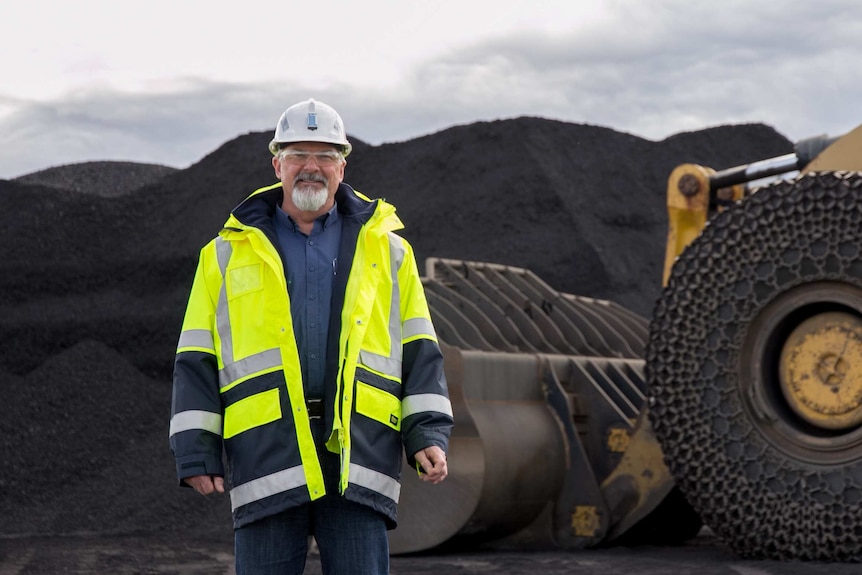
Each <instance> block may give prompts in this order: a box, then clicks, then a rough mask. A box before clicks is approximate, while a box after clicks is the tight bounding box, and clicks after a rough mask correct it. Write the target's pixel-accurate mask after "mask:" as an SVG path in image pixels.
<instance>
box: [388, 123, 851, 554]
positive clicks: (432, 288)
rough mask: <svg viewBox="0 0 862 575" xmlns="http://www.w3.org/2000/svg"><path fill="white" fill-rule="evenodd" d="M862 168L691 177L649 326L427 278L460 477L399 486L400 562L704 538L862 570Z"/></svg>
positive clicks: (515, 283) (485, 282) (476, 270)
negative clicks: (442, 551)
mask: <svg viewBox="0 0 862 575" xmlns="http://www.w3.org/2000/svg"><path fill="white" fill-rule="evenodd" d="M860 170H862V126H860V127H859V128H857V129H856V130H854V131H852V132H850V133H848V134H847V135H845V136H843V137H841V138H831V139H830V138H825V137H821V138H813V139H810V140H805V141H802V142H800V143H799V144H797V146H796V152H795V153H794V154H789V155H787V156H782V157H780V158H772V159H768V160H765V161H758V162H755V163H752V164H748V165H746V166H740V167H738V168H731V169H730V170H724V171H720V172H716V171H714V170H712V169H710V168H705V167H702V166H697V165H692V164H684V165H681V166H679V167H678V168H677V169H676V170H674V172H673V173H672V174H671V176H670V178H669V180H668V196H667V197H668V215H669V222H670V225H669V233H668V238H667V256H666V264H665V269H664V278H663V281H664V285H665V287H664V290H663V292H662V295H661V297H660V299H659V301H658V302H657V304H656V307H655V311H654V314H653V317H652V318H651V320H647V319H646V318H643V317H641V316H639V315H637V314H634V313H633V312H631V311H629V310H627V309H625V308H622V307H620V306H618V305H617V304H614V303H613V302H609V301H605V300H597V299H592V298H585V297H580V296H575V295H571V294H565V293H560V292H558V291H555V290H554V289H552V288H551V287H550V286H548V285H547V284H545V283H544V282H543V281H542V280H541V279H540V278H538V277H537V276H535V274H533V273H532V272H530V271H529V270H525V269H521V268H513V267H510V266H504V265H499V264H490V263H482V262H467V261H460V260H445V259H440V258H429V259H428V260H427V262H426V266H427V269H426V274H425V277H424V278H423V281H424V283H425V287H426V293H427V294H428V300H429V306H430V308H431V314H432V318H433V319H434V322H435V327H436V328H437V332H438V337H439V340H440V343H441V347H442V349H443V352H444V356H445V371H446V376H447V379H448V382H449V388H450V394H451V399H452V405H453V411H454V416H455V422H456V425H455V428H454V431H453V436H452V439H451V443H450V451H449V461H450V476H449V478H448V479H447V480H446V481H445V482H443V483H442V484H440V485H436V486H433V487H432V486H428V485H426V484H424V483H422V482H419V481H410V480H409V479H405V480H404V481H403V488H402V493H401V504H400V506H399V515H400V525H399V527H398V529H396V530H394V531H392V532H391V534H390V544H391V550H392V552H393V553H394V554H400V553H411V552H418V551H424V550H428V549H432V548H463V547H469V548H476V547H485V548H517V549H538V548H564V549H582V548H588V547H598V546H606V545H612V544H618V543H628V544H637V543H651V544H676V543H681V542H683V541H685V540H687V539H689V538H691V537H693V536H694V535H696V534H697V533H698V532H699V530H700V529H701V527H702V525H703V524H704V523H705V524H706V525H707V526H709V528H711V529H712V530H713V531H714V532H715V533H716V534H717V535H718V536H719V537H720V538H721V539H722V540H723V541H724V542H726V543H727V544H728V545H729V546H730V547H731V548H732V549H733V550H734V551H735V552H736V553H738V554H739V555H740V556H744V557H752V558H756V557H760V558H778V559H823V560H844V561H853V560H858V559H859V558H860V557H862V201H860V199H862V174H860V172H859V171H860ZM788 172H789V173H790V176H788ZM779 176H782V177H783V178H784V179H776V180H775V181H773V182H772V183H770V184H768V185H762V186H760V187H754V184H752V183H751V182H754V183H755V184H756V183H762V182H763V178H767V177H769V178H777V177H779ZM410 472H411V470H408V469H406V468H405V470H404V473H405V474H406V473H410ZM413 473H415V471H413Z"/></svg>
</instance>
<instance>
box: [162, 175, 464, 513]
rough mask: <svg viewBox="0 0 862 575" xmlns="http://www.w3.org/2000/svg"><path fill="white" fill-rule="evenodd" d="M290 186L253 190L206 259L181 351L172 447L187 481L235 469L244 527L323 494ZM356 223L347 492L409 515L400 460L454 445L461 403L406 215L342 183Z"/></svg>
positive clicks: (343, 257) (345, 292)
mask: <svg viewBox="0 0 862 575" xmlns="http://www.w3.org/2000/svg"><path fill="white" fill-rule="evenodd" d="M281 197H282V188H281V184H280V183H279V184H275V185H273V186H268V187H265V188H261V189H259V190H257V191H255V192H254V193H253V194H252V195H251V196H249V197H248V198H247V199H246V200H245V201H244V202H242V203H241V204H240V205H239V206H237V208H236V209H235V210H234V211H233V212H232V214H231V216H230V217H229V218H228V221H227V223H226V224H225V226H224V228H223V229H222V231H221V232H220V233H219V235H218V237H217V238H215V239H214V240H212V241H211V242H210V243H209V244H207V245H206V246H205V247H204V248H203V249H202V250H201V254H200V259H199V262H198V267H197V271H196V273H195V279H194V282H193V284H192V289H191V294H190V296H189V301H188V306H187V309H186V315H185V319H184V322H183V327H182V332H181V334H180V338H179V344H178V348H177V356H176V363H175V369H174V391H173V406H172V418H171V429H170V443H171V449H172V451H173V452H174V455H175V458H176V463H177V474H178V477H179V478H180V479H183V478H185V477H190V476H193V475H202V474H207V475H223V474H224V469H223V467H222V459H221V455H222V447H223V448H224V452H225V453H226V455H227V458H228V460H229V463H230V465H229V468H230V481H229V484H230V486H231V491H230V498H231V507H232V510H233V515H234V526H235V527H241V526H242V525H245V524H247V523H249V522H251V521H254V520H256V519H260V518H262V517H266V516H268V515H271V514H273V513H277V512H278V511H281V510H283V509H286V508H289V507H292V506H295V505H299V504H302V503H305V502H308V501H311V500H314V499H317V498H319V497H322V496H323V495H324V494H325V493H326V490H325V487H324V482H323V475H322V472H321V466H320V462H319V461H318V457H317V453H316V448H315V445H314V441H313V438H312V434H311V427H310V425H309V418H308V414H307V412H306V407H305V406H306V403H305V394H304V390H303V385H302V378H301V371H300V363H299V356H298V352H297V348H296V343H295V341H296V340H295V337H294V333H293V321H292V319H291V315H290V301H289V297H288V291H287V285H286V280H285V273H284V264H283V259H282V257H281V255H280V254H279V252H278V249H277V248H276V247H275V246H277V245H278V243H277V242H276V241H275V232H274V230H273V228H272V224H271V222H272V214H273V210H274V209H277V204H278V203H279V202H280V201H281ZM336 202H337V204H338V209H339V211H340V213H341V214H342V215H343V216H345V221H344V229H343V232H342V244H341V247H340V250H339V259H338V268H337V270H336V276H335V280H334V281H335V284H334V286H333V302H332V309H333V313H332V316H333V318H332V323H331V325H330V338H329V348H330V349H329V352H328V356H327V377H326V386H327V389H326V394H325V395H326V399H327V405H326V410H325V412H326V416H325V417H326V422H327V423H328V424H331V434H330V436H329V441H328V442H327V448H328V449H329V450H330V451H333V452H335V453H340V454H341V460H342V465H341V469H342V472H341V478H340V484H339V491H340V492H341V493H342V494H343V495H344V496H345V497H348V498H349V499H352V500H355V501H358V502H360V503H363V504H366V505H369V506H371V507H372V508H374V509H376V510H378V511H379V512H381V513H383V514H384V515H385V516H386V517H387V518H388V520H389V525H390V527H394V526H395V524H396V521H397V516H396V504H397V502H398V497H399V493H400V483H399V475H400V471H401V466H402V459H401V457H402V452H403V450H404V449H405V448H406V450H407V454H408V455H409V456H410V458H409V460H408V463H410V464H411V465H412V464H413V461H412V454H413V453H415V452H416V451H418V450H420V449H422V448H425V447H428V446H430V445H437V446H439V447H441V448H442V449H443V450H444V451H445V450H446V449H447V447H448V437H449V432H450V430H451V427H452V409H451V405H450V403H449V398H448V393H447V389H446V381H445V377H444V375H443V359H442V354H441V352H440V349H439V346H438V345H437V339H436V335H435V333H434V327H433V325H432V323H431V318H430V314H429V311H428V305H427V302H426V300H425V294H424V291H423V288H422V283H421V279H420V278H419V274H418V270H417V266H416V261H415V259H414V255H413V250H412V248H411V246H410V245H409V244H408V243H407V242H406V241H405V240H403V239H402V238H400V237H399V236H398V235H396V234H395V233H394V232H395V231H396V230H398V229H400V228H401V227H402V225H401V222H400V220H399V219H398V217H397V216H396V215H395V209H394V208H393V207H392V206H391V205H389V204H387V203H386V202H384V201H382V200H377V201H372V200H369V199H368V198H366V197H365V196H363V195H361V194H359V193H358V192H356V191H354V190H353V189H352V188H350V186H347V185H346V184H341V186H340V187H339V190H338V192H337V193H336Z"/></svg>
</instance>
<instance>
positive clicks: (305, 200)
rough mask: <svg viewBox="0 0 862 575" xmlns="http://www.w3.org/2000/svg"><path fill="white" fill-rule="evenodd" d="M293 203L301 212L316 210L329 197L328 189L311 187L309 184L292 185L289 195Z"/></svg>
mask: <svg viewBox="0 0 862 575" xmlns="http://www.w3.org/2000/svg"><path fill="white" fill-rule="evenodd" d="M290 197H291V199H292V200H293V205H294V206H296V207H297V208H298V209H299V211H301V212H316V211H317V210H319V209H320V208H322V207H323V206H324V205H325V204H326V200H327V199H329V190H328V189H326V188H325V187H324V188H319V189H318V188H312V187H311V186H308V187H306V186H301V185H300V184H297V185H295V186H293V192H292V193H291V195H290Z"/></svg>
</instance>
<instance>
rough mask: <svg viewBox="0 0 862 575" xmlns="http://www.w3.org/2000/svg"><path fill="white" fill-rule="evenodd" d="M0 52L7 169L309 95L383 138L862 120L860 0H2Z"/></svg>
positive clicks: (206, 129)
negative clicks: (531, 123) (489, 130)
mask: <svg viewBox="0 0 862 575" xmlns="http://www.w3.org/2000/svg"><path fill="white" fill-rule="evenodd" d="M0 54H2V58H0V150H2V152H1V153H0V178H13V177H16V176H19V175H23V174H26V173H30V172H33V171H36V170H39V169H43V168H46V167H50V166H56V165H62V164H68V163H74V162H81V161H92V160H128V161H136V162H153V163H160V164H167V165H171V166H175V167H179V168H183V167H186V166H188V165H190V164H192V163H194V162H196V161H198V160H199V159H201V158H202V157H203V156H205V155H206V154H208V153H210V152H211V151H213V150H215V149H216V148H218V147H219V146H220V145H221V144H223V143H224V142H226V141H228V140H230V139H232V138H234V137H236V136H238V135H241V134H245V133H248V132H252V131H262V130H271V129H272V128H273V127H274V125H275V122H276V120H277V119H278V116H279V115H280V114H281V112H282V111H283V110H284V108H286V107H287V106H288V105H289V104H291V103H294V102H295V101H298V100H301V99H305V98H307V97H315V98H316V99H318V100H322V101H324V102H327V103H329V104H331V105H333V106H334V107H335V108H336V109H337V110H338V111H339V112H340V113H341V115H342V116H343V118H344V120H345V124H346V126H347V131H348V134H349V135H350V136H352V137H355V138H359V139H361V140H363V141H365V142H368V143H371V144H380V143H384V142H396V141H403V140H407V139H411V138H415V137H418V136H422V135H425V134H429V133H432V132H436V131H439V130H442V129H445V128H448V127H450V126H453V125H457V124H466V123H472V122H475V121H480V120H494V119H500V118H513V117H518V116H539V117H545V118H552V119H558V120H563V121H567V122H573V123H586V124H593V125H600V126H605V127H609V128H613V129H615V130H618V131H621V132H627V133H631V134H635V135H638V136H641V137H644V138H648V139H651V140H661V139H663V138H665V137H667V136H669V135H672V134H675V133H678V132H682V131H688V130H698V129H702V128H707V127H711V126H715V125H721V124H732V123H743V122H763V123H766V124H768V125H771V126H773V127H774V128H775V129H776V130H778V131H779V132H781V133H782V134H784V135H786V136H787V137H788V138H790V139H792V140H798V139H801V138H805V137H808V136H816V135H820V134H829V135H840V134H843V133H845V132H847V131H849V130H850V129H853V128H854V127H856V126H857V125H859V124H860V123H862V73H860V72H862V3H860V2H859V1H858V0H818V1H814V0H784V1H783V2H775V1H767V0H748V1H746V0H722V1H721V2H718V1H713V0H591V1H587V0H505V1H501V0H436V1H434V2H429V1H425V2H423V1H421V0H412V1H409V0H354V1H348V0H343V1H338V0H333V1H330V2H326V3H324V2H299V1H298V0H282V1H280V2H279V1H274V0H271V1H268V2H263V1H260V0H243V1H230V2H228V1H220V0H209V1H200V0H146V1H141V2H134V3H129V2H120V1H117V0H76V1H71V0H4V1H3V10H2V17H0Z"/></svg>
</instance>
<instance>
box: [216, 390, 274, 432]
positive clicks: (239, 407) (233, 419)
mask: <svg viewBox="0 0 862 575" xmlns="http://www.w3.org/2000/svg"><path fill="white" fill-rule="evenodd" d="M279 419H281V401H280V398H279V389H278V388H275V389H269V390H267V391H264V392H261V393H256V394H254V395H250V396H248V397H246V398H245V399H240V400H239V401H237V402H236V403H234V404H232V405H229V406H227V407H226V408H225V410H224V432H223V433H224V438H225V439H229V438H231V437H233V436H235V435H239V434H240V433H242V432H243V431H248V430H249V429H252V428H254V427H259V426H261V425H266V424H267V423H272V422H273V421H277V420H279Z"/></svg>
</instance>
